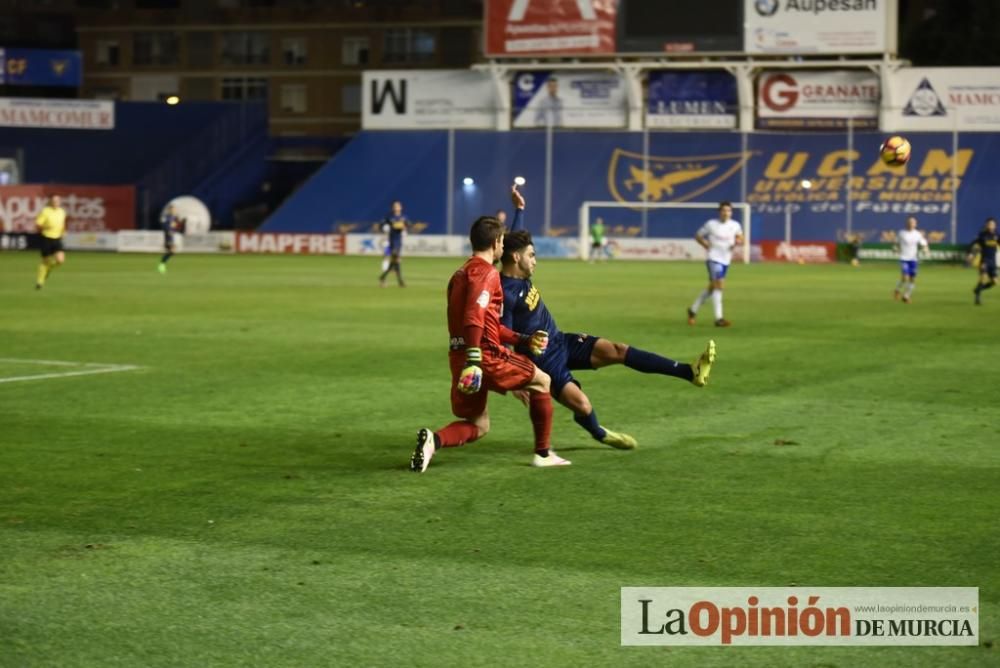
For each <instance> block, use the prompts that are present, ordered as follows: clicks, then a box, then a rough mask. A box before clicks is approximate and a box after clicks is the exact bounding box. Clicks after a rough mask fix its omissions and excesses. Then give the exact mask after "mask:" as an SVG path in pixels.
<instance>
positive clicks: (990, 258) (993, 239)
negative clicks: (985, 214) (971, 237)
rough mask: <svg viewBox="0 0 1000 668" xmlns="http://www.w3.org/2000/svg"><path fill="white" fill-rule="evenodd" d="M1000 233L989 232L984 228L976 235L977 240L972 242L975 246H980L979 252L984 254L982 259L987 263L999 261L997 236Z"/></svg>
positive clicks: (999, 235)
mask: <svg viewBox="0 0 1000 668" xmlns="http://www.w3.org/2000/svg"><path fill="white" fill-rule="evenodd" d="M998 237H1000V234H997V233H996V232H987V231H986V230H983V231H982V232H980V233H979V236H978V237H976V240H975V241H973V242H972V245H973V246H979V252H980V254H981V255H982V261H983V262H984V263H987V264H996V263H997V238H998Z"/></svg>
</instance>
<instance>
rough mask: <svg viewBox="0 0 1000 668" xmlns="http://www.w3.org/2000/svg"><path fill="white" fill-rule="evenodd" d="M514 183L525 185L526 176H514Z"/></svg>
mask: <svg viewBox="0 0 1000 668" xmlns="http://www.w3.org/2000/svg"><path fill="white" fill-rule="evenodd" d="M514 185H515V186H523V185H524V177H523V176H515V177H514Z"/></svg>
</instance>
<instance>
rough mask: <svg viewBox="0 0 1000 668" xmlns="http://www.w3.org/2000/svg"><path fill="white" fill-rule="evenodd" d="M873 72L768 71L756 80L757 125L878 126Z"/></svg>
mask: <svg viewBox="0 0 1000 668" xmlns="http://www.w3.org/2000/svg"><path fill="white" fill-rule="evenodd" d="M879 90H880V86H879V78H878V76H877V75H876V74H875V73H873V72H867V71H860V70H858V71H846V70H845V71H838V72H814V71H809V70H800V71H796V72H768V73H766V74H762V75H761V76H760V77H759V78H758V79H757V127H759V128H796V129H815V130H825V129H829V128H842V127H845V126H846V125H847V123H848V120H849V119H850V122H851V123H852V124H853V126H854V127H855V128H874V127H876V126H877V125H878V112H879Z"/></svg>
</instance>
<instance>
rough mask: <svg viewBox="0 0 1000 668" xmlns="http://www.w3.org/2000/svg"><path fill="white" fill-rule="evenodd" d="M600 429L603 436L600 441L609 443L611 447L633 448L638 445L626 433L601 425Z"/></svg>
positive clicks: (620, 448)
mask: <svg viewBox="0 0 1000 668" xmlns="http://www.w3.org/2000/svg"><path fill="white" fill-rule="evenodd" d="M602 429H604V438H602V439H601V443H603V444H605V445H610V446H611V447H612V448H618V449H619V450H634V449H635V448H637V447H639V443H638V442H637V441H636V440H635V439H634V438H632V437H631V436H629V435H628V434H619V433H618V432H617V431H611V430H610V429H608V428H607V427H602Z"/></svg>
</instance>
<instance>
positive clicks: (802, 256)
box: [760, 241, 837, 263]
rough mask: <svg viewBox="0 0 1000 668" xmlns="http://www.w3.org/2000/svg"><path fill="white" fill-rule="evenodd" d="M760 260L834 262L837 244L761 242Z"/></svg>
mask: <svg viewBox="0 0 1000 668" xmlns="http://www.w3.org/2000/svg"><path fill="white" fill-rule="evenodd" d="M760 250H761V259H763V260H765V261H768V262H773V261H778V262H799V263H806V262H809V263H817V262H834V261H835V260H836V259H837V244H835V243H833V242H830V241H793V242H791V243H785V242H784V241H761V242H760Z"/></svg>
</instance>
